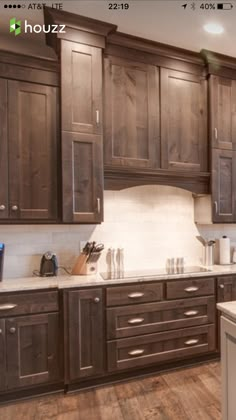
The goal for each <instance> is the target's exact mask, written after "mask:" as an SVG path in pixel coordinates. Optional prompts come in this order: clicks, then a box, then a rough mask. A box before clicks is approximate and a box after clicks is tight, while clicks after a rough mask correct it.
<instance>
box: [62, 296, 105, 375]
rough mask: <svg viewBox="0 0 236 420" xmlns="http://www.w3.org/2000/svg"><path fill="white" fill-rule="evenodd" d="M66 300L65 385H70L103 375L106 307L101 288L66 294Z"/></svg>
mask: <svg viewBox="0 0 236 420" xmlns="http://www.w3.org/2000/svg"><path fill="white" fill-rule="evenodd" d="M64 299H65V307H66V313H67V319H66V324H65V325H66V331H65V348H66V347H67V353H66V361H65V366H66V382H67V383H70V382H73V381H75V380H78V379H82V378H88V377H92V376H96V375H98V374H101V373H102V372H103V369H104V363H103V357H104V356H103V355H104V343H103V342H104V326H103V311H104V308H103V298H102V290H101V289H88V290H74V291H69V292H65V294H64Z"/></svg>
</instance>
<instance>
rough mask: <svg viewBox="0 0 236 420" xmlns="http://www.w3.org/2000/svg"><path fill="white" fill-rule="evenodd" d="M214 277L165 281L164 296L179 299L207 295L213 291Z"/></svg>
mask: <svg viewBox="0 0 236 420" xmlns="http://www.w3.org/2000/svg"><path fill="white" fill-rule="evenodd" d="M214 284H215V283H214V279H212V278H210V279H206V278H205V279H196V280H195V279H188V280H181V281H168V282H167V283H166V298H167V299H179V298H186V297H194V296H207V295H213V294H214V293H215V286H214Z"/></svg>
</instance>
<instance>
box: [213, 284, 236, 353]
mask: <svg viewBox="0 0 236 420" xmlns="http://www.w3.org/2000/svg"><path fill="white" fill-rule="evenodd" d="M216 299H217V302H219V303H221V302H231V301H233V300H236V276H227V277H219V278H218V279H217V294H216ZM217 321H218V340H217V345H218V349H219V350H220V344H221V340H220V330H221V327H220V311H217Z"/></svg>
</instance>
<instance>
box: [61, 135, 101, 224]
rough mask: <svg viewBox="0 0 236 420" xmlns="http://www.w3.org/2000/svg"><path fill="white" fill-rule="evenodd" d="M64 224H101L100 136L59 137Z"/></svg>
mask: <svg viewBox="0 0 236 420" xmlns="http://www.w3.org/2000/svg"><path fill="white" fill-rule="evenodd" d="M62 156H63V159H62V173H63V178H62V182H63V221H64V222H76V223H78V222H81V223H83V222H84V223H100V222H101V221H102V220H103V173H102V162H103V159H102V147H101V138H100V136H96V135H92V134H79V133H69V132H65V131H64V132H63V133H62Z"/></svg>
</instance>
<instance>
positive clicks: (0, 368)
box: [0, 319, 6, 391]
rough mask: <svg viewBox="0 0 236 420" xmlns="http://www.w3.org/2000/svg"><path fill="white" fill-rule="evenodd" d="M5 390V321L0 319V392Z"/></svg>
mask: <svg viewBox="0 0 236 420" xmlns="http://www.w3.org/2000/svg"><path fill="white" fill-rule="evenodd" d="M5 389H6V344H5V320H4V319H0V391H4V390H5Z"/></svg>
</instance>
